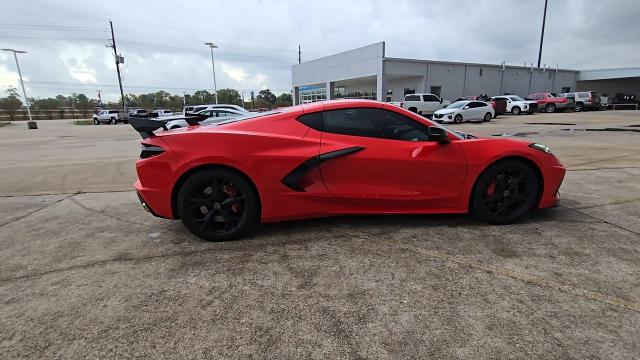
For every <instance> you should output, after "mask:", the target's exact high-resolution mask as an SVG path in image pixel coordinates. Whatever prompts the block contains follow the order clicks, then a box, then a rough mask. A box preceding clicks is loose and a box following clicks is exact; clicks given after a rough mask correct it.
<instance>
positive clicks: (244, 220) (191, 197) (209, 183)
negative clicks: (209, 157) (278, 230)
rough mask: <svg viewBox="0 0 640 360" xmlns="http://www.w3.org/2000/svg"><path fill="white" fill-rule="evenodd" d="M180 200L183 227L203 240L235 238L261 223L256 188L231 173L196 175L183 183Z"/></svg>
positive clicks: (218, 172)
mask: <svg viewBox="0 0 640 360" xmlns="http://www.w3.org/2000/svg"><path fill="white" fill-rule="evenodd" d="M177 200H178V202H177V209H178V214H179V215H180V218H181V219H182V223H183V224H184V225H185V226H186V227H187V229H189V231H191V232H192V233H193V234H195V235H196V236H198V237H200V238H202V239H204V240H208V241H225V240H230V239H233V238H236V237H238V236H240V235H242V234H244V233H246V232H247V231H249V230H251V229H252V228H253V227H254V226H255V225H257V223H258V221H259V214H260V205H259V201H258V195H257V194H256V192H255V190H254V188H253V186H252V185H251V183H250V182H249V181H248V180H247V179H246V178H244V177H243V176H241V175H239V174H237V173H235V172H233V171H230V170H226V169H209V170H203V171H199V172H196V173H195V174H193V175H191V177H189V178H188V179H187V180H186V181H185V182H184V184H183V185H182V187H181V188H180V192H179V193H178V199H177Z"/></svg>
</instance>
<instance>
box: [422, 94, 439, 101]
mask: <svg viewBox="0 0 640 360" xmlns="http://www.w3.org/2000/svg"><path fill="white" fill-rule="evenodd" d="M423 98H424V101H432V102H440V99H438V97H437V96H434V95H423Z"/></svg>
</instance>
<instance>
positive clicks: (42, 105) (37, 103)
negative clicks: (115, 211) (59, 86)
mask: <svg viewBox="0 0 640 360" xmlns="http://www.w3.org/2000/svg"><path fill="white" fill-rule="evenodd" d="M31 104H32V105H33V107H34V108H36V109H39V110H45V111H46V112H47V118H48V119H53V114H52V112H51V111H52V110H53V109H55V108H57V107H58V106H59V105H58V100H56V99H54V98H46V99H35V100H33V101H32V102H31Z"/></svg>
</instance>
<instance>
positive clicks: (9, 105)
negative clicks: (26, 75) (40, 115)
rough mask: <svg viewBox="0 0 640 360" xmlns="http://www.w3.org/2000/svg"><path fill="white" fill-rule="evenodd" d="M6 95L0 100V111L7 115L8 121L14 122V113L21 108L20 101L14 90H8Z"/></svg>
mask: <svg viewBox="0 0 640 360" xmlns="http://www.w3.org/2000/svg"><path fill="white" fill-rule="evenodd" d="M6 93H7V96H6V97H3V98H0V109H2V110H5V111H6V112H7V113H8V114H9V119H10V120H14V117H15V114H16V111H17V110H18V109H20V108H21V107H22V101H20V96H19V95H18V92H17V91H16V89H15V88H12V87H10V88H8V89H7V91H6Z"/></svg>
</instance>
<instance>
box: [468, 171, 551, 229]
mask: <svg viewBox="0 0 640 360" xmlns="http://www.w3.org/2000/svg"><path fill="white" fill-rule="evenodd" d="M540 191H541V184H540V180H539V179H538V177H537V175H536V173H535V171H534V169H532V168H531V166H530V165H528V164H527V163H525V162H523V161H519V160H504V161H500V162H498V163H496V164H494V165H491V166H490V167H489V168H488V169H487V170H486V171H485V172H484V173H482V175H480V177H479V178H478V180H477V181H476V184H475V185H474V187H473V192H472V194H471V204H470V205H471V206H470V211H471V214H472V215H473V216H475V217H476V218H478V219H480V220H482V221H485V222H488V223H490V224H497V225H504V224H511V223H513V222H516V221H518V220H519V219H520V218H522V217H523V216H524V215H526V214H527V213H529V212H530V211H531V210H533V209H534V208H535V207H536V205H537V203H538V199H539V195H540Z"/></svg>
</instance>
